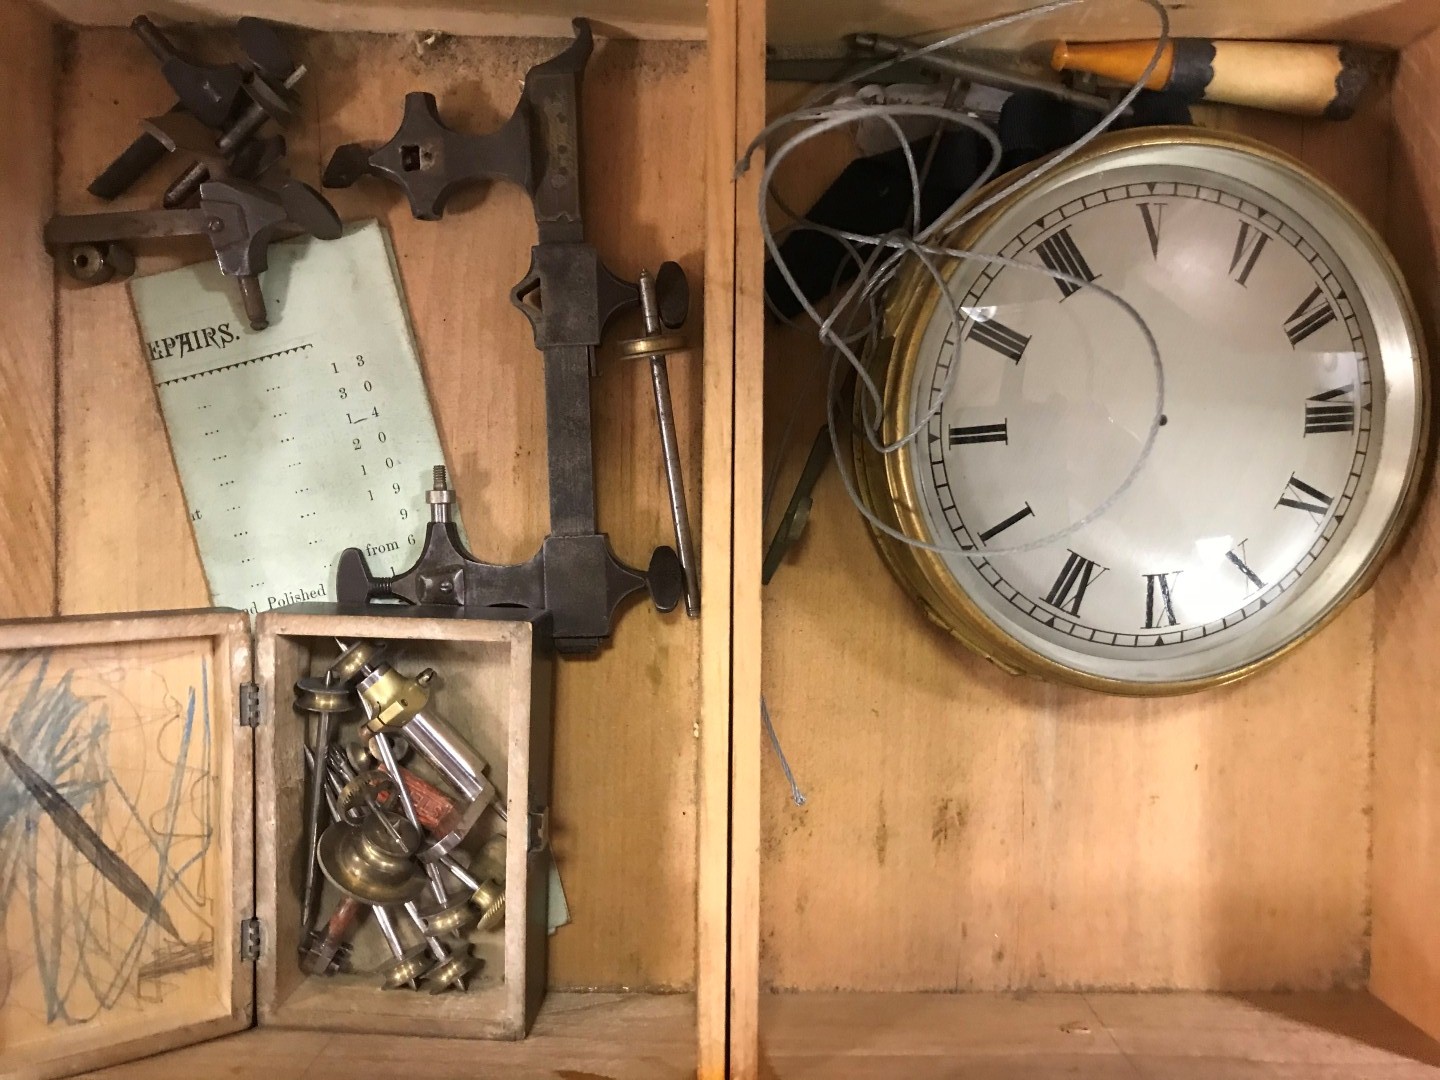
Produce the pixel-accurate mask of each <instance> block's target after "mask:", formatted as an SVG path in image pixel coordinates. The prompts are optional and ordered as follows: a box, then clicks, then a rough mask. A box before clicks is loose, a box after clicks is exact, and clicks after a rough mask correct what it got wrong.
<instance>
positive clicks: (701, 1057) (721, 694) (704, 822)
mask: <svg viewBox="0 0 1440 1080" xmlns="http://www.w3.org/2000/svg"><path fill="white" fill-rule="evenodd" d="M744 10H745V8H744V4H743V3H741V2H739V0H712V2H711V3H710V4H709V5H708V14H707V19H708V22H707V41H706V53H707V73H708V85H707V101H708V110H709V126H708V130H707V135H706V140H705V236H706V245H705V278H706V281H707V282H708V283H709V286H710V296H711V302H710V303H709V304H707V305H706V307H705V341H706V344H707V346H708V348H707V351H706V365H705V372H704V396H705V406H706V407H705V410H704V459H703V460H704V464H703V468H704V473H705V480H706V482H705V487H704V491H703V493H702V495H703V499H704V508H703V509H704V514H703V517H704V525H703V528H702V530H701V533H700V544H701V550H702V551H703V552H704V553H705V559H704V565H703V566H702V567H701V574H700V602H701V610H702V611H703V612H704V613H705V617H704V619H702V620H701V623H700V713H699V716H698V718H697V722H698V724H699V732H700V763H699V792H698V795H699V800H700V804H699V813H700V828H699V851H698V863H699V866H698V870H697V875H698V876H697V881H696V892H697V895H696V912H695V934H696V960H695V968H696V970H695V996H696V1022H697V1024H698V1030H697V1032H696V1037H697V1042H698V1046H697V1056H696V1075H697V1078H698V1080H723V1078H725V1077H726V1076H727V1075H728V1072H727V1069H728V1058H729V1050H730V1044H729V1028H730V988H731V985H732V981H731V973H730V963H729V954H730V877H731V861H730V852H731V829H730V813H731V807H732V805H733V802H732V798H731V775H730V762H731V758H732V746H733V743H732V729H731V721H730V717H731V672H732V665H731V656H732V653H733V640H734V639H733V636H732V635H733V631H734V605H733V603H732V591H731V590H732V587H733V584H734V581H735V574H734V565H733V563H734V557H735V537H734V533H733V531H732V529H731V522H732V520H733V519H732V516H731V510H732V507H733V505H734V493H735V486H734V468H735V446H736V419H737V418H736V414H735V391H736V386H735V371H736V364H735V340H736V339H735V303H734V294H735V215H736V205H735V196H736V191H737V184H736V180H735V173H734V160H735V141H736V139H737V138H738V137H739V134H738V129H737V104H738V101H737V96H736V85H735V76H736V62H737V52H738V49H739V42H740V38H741V25H742V22H741V15H742V13H743V12H744Z"/></svg>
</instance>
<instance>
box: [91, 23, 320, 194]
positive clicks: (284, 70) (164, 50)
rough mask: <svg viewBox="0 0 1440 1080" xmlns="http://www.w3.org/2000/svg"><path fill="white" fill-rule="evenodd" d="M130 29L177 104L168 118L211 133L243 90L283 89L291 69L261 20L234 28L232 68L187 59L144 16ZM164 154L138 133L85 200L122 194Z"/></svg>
mask: <svg viewBox="0 0 1440 1080" xmlns="http://www.w3.org/2000/svg"><path fill="white" fill-rule="evenodd" d="M130 29H132V30H133V31H134V32H135V34H136V36H137V37H139V39H140V40H141V41H142V42H143V43H144V45H145V47H146V48H147V49H149V50H150V52H151V53H152V54H153V55H154V57H155V59H156V60H157V61H159V63H160V73H161V74H162V75H163V76H164V77H165V81H166V82H168V83H169V84H170V88H171V89H172V90H174V91H175V96H176V99H177V100H176V102H175V104H174V105H173V106H171V109H170V112H171V113H172V114H176V115H183V116H189V117H193V118H194V119H195V120H197V121H198V122H199V123H201V124H203V125H205V126H206V127H207V128H213V129H215V130H217V131H219V130H222V129H224V128H225V127H226V125H228V124H230V123H231V122H233V121H234V120H236V119H238V117H239V116H240V115H241V113H242V112H243V111H244V109H245V107H246V102H247V101H248V100H250V99H251V98H252V97H253V93H247V87H253V85H254V81H255V80H257V79H259V80H261V81H264V80H269V81H270V82H273V83H277V84H278V83H283V82H284V81H285V79H286V77H287V76H288V74H289V73H290V71H291V70H293V69H294V67H295V64H294V61H293V60H291V59H290V54H289V51H288V50H287V49H286V47H285V43H284V42H283V41H282V40H281V39H280V36H279V35H278V34H277V33H276V32H275V28H274V27H273V26H271V25H270V24H269V23H267V22H265V21H264V20H262V19H255V18H250V17H248V16H247V17H245V18H242V19H241V20H240V21H239V22H238V23H237V24H236V27H235V32H236V37H237V38H238V40H239V42H240V46H241V48H242V49H243V50H244V52H245V59H244V60H243V61H242V62H241V63H238V64H207V63H203V62H201V61H200V60H197V59H195V58H194V57H191V56H189V55H187V54H186V53H184V52H182V51H181V50H179V49H177V48H176V47H175V46H174V44H173V43H172V42H171V41H170V39H169V37H167V36H166V35H165V33H164V32H163V31H161V29H160V28H159V27H158V26H156V25H155V24H154V23H153V22H151V21H150V20H149V19H148V18H146V17H145V16H144V15H138V16H136V18H135V20H134V21H133V22H132V23H131V24H130ZM166 149H167V148H166V147H165V146H164V145H163V143H161V142H160V140H158V139H156V138H155V137H154V135H153V134H151V133H150V132H149V131H146V132H143V133H142V134H141V135H140V136H138V137H137V138H136V139H135V141H134V142H132V143H131V144H130V146H129V147H127V148H126V149H125V150H124V151H122V152H121V153H120V154H119V155H118V156H117V157H116V158H115V160H114V161H112V162H111V163H110V164H109V165H108V166H106V168H105V170H104V171H103V172H102V173H101V174H100V175H99V176H97V177H96V178H95V179H94V180H93V181H92V182H91V184H90V188H89V191H90V194H92V195H94V196H95V197H96V198H100V199H105V200H107V201H108V200H110V199H114V198H116V197H117V196H119V195H122V194H124V193H125V192H126V191H129V190H130V188H131V187H132V186H133V185H134V184H135V182H136V181H137V180H139V179H140V178H141V177H142V176H144V175H145V173H147V172H148V171H149V170H150V169H151V167H153V166H154V165H156V164H158V163H159V162H160V160H161V159H162V158H164V157H165V151H166Z"/></svg>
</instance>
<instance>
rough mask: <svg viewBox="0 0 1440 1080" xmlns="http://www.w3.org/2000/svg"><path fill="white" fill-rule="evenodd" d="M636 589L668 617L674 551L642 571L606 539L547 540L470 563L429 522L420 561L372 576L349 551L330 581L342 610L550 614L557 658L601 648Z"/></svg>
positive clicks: (438, 524) (454, 540) (679, 578)
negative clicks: (526, 553)
mask: <svg viewBox="0 0 1440 1080" xmlns="http://www.w3.org/2000/svg"><path fill="white" fill-rule="evenodd" d="M642 589H645V590H648V591H649V593H650V599H651V602H652V603H654V605H655V607H656V609H657V610H659V611H662V612H668V611H672V610H674V608H675V606H676V605H677V604H678V603H679V602H680V597H681V596H682V594H683V592H684V579H683V575H682V573H681V570H680V559H679V557H678V556H677V555H676V554H675V552H674V551H673V550H672V549H670V548H668V547H661V548H656V549H655V553H654V555H653V556H652V557H651V559H650V567H649V569H648V570H645V571H641V570H636V569H635V568H633V567H630V566H627V565H626V564H625V563H623V562H621V561H620V560H619V559H617V558H616V557H615V553H614V552H613V551H611V550H610V542H609V540H608V538H607V537H606V536H605V534H604V533H592V534H589V535H586V536H549V537H546V539H545V542H544V544H543V546H542V547H541V549H540V550H539V551H537V552H536V553H535V555H534V557H533V558H531V559H530V561H529V562H525V563H518V564H515V565H510V566H506V565H500V564H497V563H487V562H482V561H481V560H480V559H477V558H475V556H474V555H472V554H471V553H470V552H469V551H468V550H467V549H466V547H465V544H464V542H463V541H462V540H461V539H460V531H459V529H458V528H457V527H456V525H455V523H454V522H453V521H432V522H430V524H429V525H428V526H427V527H426V530H425V543H424V546H423V548H422V549H421V553H420V558H419V559H418V560H417V561H416V562H415V564H414V565H413V566H411V567H410V568H409V569H408V570H405V571H403V572H402V573H400V574H396V575H394V576H393V577H383V576H380V575H377V574H374V573H372V572H371V570H370V567H369V565H368V564H367V563H366V561H365V555H364V553H363V552H362V551H360V550H359V549H358V548H347V549H346V550H345V551H344V552H342V553H341V555H340V566H339V570H338V572H337V573H336V576H335V595H336V599H337V600H339V601H340V603H342V604H364V603H370V602H372V601H383V600H399V601H402V602H404V603H407V604H415V605H422V606H433V607H463V608H466V609H467V610H469V611H472V612H473V611H481V610H491V611H494V612H495V613H496V614H500V613H502V612H503V611H504V610H505V609H510V608H521V609H524V610H528V611H533V612H537V613H538V612H541V611H548V612H550V614H551V617H552V620H553V626H554V642H555V648H556V651H557V652H562V653H590V652H594V651H596V650H597V649H599V648H600V646H601V645H603V644H604V643H605V640H606V639H607V638H608V637H609V636H610V634H611V631H612V629H613V627H614V621H615V617H616V613H617V612H618V610H619V609H620V607H621V605H622V604H623V603H624V601H625V600H626V599H627V598H629V597H631V596H633V595H634V594H635V593H638V592H639V591H640V590H642Z"/></svg>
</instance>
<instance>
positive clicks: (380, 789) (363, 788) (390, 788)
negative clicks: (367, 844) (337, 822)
mask: <svg viewBox="0 0 1440 1080" xmlns="http://www.w3.org/2000/svg"><path fill="white" fill-rule="evenodd" d="M387 792H388V793H389V795H388V798H389V799H391V800H393V799H394V797H395V781H394V780H391V779H390V777H389V776H387V775H386V774H385V773H383V772H381V771H380V770H378V769H371V770H369V771H368V772H362V773H360V774H359V775H357V776H356V777H355V778H354V779H353V780H350V781H349V782H347V783H346V784H345V786H344V787H342V788H341V789H340V796H339V798H338V799H336V807H337V808H338V809H339V811H340V816H341V818H343V819H344V820H345V821H347V822H349V823H350V824H352V825H358V824H360V822H362V821H364V820H365V818H366V817H367V816H369V814H370V813H371V812H372V811H374V810H376V809H377V808H379V806H380V804H381V803H382V802H384V801H385V800H386V798H387V795H386V793H387Z"/></svg>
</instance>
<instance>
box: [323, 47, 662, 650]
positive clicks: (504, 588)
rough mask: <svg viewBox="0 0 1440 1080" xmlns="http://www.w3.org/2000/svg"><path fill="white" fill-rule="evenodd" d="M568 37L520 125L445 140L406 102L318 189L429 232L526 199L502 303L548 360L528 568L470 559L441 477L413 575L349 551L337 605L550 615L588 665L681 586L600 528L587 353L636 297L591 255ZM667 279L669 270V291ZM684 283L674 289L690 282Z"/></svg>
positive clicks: (563, 645)
mask: <svg viewBox="0 0 1440 1080" xmlns="http://www.w3.org/2000/svg"><path fill="white" fill-rule="evenodd" d="M574 28H575V40H574V42H572V43H571V44H570V46H569V47H568V48H567V49H565V51H564V52H562V53H560V54H559V55H558V56H555V57H552V58H551V59H549V60H547V61H545V62H543V63H541V64H538V65H536V66H535V67H533V68H531V69H530V71H529V73H528V74H527V75H526V77H525V85H524V89H523V91H522V93H521V96H520V102H519V104H518V105H517V106H516V109H515V112H514V113H513V114H512V115H511V117H510V119H509V120H507V121H506V122H505V123H504V124H503V125H501V127H500V128H499V129H498V130H497V131H495V132H493V133H491V134H488V135H468V134H464V133H462V132H457V131H454V130H453V129H451V128H449V127H447V126H446V125H445V124H444V122H443V121H441V119H440V117H439V113H438V111H437V108H436V104H435V99H434V97H433V96H431V95H430V94H425V93H412V94H409V95H407V96H406V99H405V112H404V117H403V119H402V120H401V124H400V128H399V130H398V131H396V133H395V135H394V136H393V137H392V138H391V139H390V141H389V142H387V143H385V144H384V145H383V146H379V147H376V148H374V149H367V148H365V147H363V146H360V145H358V144H350V145H347V146H342V147H340V148H339V149H338V150H337V151H336V152H335V154H334V156H333V157H332V158H331V160H330V162H329V164H328V165H327V167H326V169H325V175H324V183H325V185H326V186H327V187H347V186H349V185H350V184H352V183H354V182H356V181H357V180H359V179H360V178H361V177H362V176H365V175H371V176H377V177H380V178H382V179H385V180H388V181H390V182H391V183H393V184H395V185H397V186H398V187H400V189H401V190H402V191H404V193H405V195H406V198H407V199H408V200H409V202H410V209H411V212H412V213H413V214H414V215H415V217H417V218H421V219H423V220H438V219H440V218H441V217H442V216H443V214H444V209H445V204H446V202H447V200H448V199H449V198H450V197H451V196H452V195H453V194H454V193H455V192H456V191H458V190H460V189H461V188H463V187H466V186H469V185H472V184H479V183H487V182H490V181H495V180H501V181H507V182H509V183H513V184H517V185H519V186H521V187H523V188H524V189H525V190H526V192H527V193H528V194H529V195H530V198H531V201H532V203H533V205H534V210H535V220H536V223H537V224H538V226H539V239H538V242H537V243H536V244H535V246H534V247H533V248H532V249H531V255H530V269H529V271H528V272H527V274H526V275H525V277H524V279H523V280H522V281H520V282H519V283H518V284H517V285H516V286H515V288H514V289H513V290H512V291H511V294H510V298H511V302H512V303H513V304H514V305H515V306H516V307H517V308H518V309H519V310H520V311H521V312H522V313H523V314H524V315H525V317H526V318H527V319H529V320H530V325H531V327H532V329H533V330H534V333H535V345H536V348H538V349H539V350H540V352H541V353H542V354H543V356H544V359H545V414H546V434H547V438H548V443H549V448H548V449H549V476H550V530H551V531H550V535H548V536H547V537H546V538H545V541H544V543H543V544H542V545H541V548H540V550H539V551H538V552H536V554H535V556H534V557H533V558H531V559H530V560H529V561H528V562H525V563H520V564H516V565H502V564H496V563H488V562H484V561H482V560H480V559H477V558H476V557H475V556H474V555H473V554H471V553H470V552H469V551H468V550H467V549H466V547H465V545H464V543H463V542H462V541H461V539H460V535H459V531H458V529H457V527H456V525H455V522H454V520H453V519H452V515H451V507H452V505H453V501H454V494H453V492H452V491H451V490H450V488H449V484H448V480H447V478H446V476H445V473H444V469H443V468H439V469H437V470H436V478H435V484H434V487H433V489H432V490H431V492H430V494H429V496H428V498H429V500H430V504H431V521H430V524H429V526H428V527H427V529H426V534H425V544H424V547H423V549H422V551H421V554H420V557H419V559H418V560H417V561H416V563H415V564H414V565H413V566H412V567H410V569H408V570H406V571H405V572H404V573H401V574H398V575H396V576H394V577H382V576H378V575H375V574H373V573H372V572H371V571H370V568H369V567H368V565H367V564H366V562H365V557H364V555H363V554H362V553H361V552H360V551H359V550H358V549H356V548H349V549H347V550H346V551H345V552H344V553H343V554H342V555H341V559H340V567H339V572H338V575H337V579H336V596H337V598H338V599H339V601H340V602H341V603H364V602H368V601H383V600H391V601H394V600H400V601H403V602H405V603H410V604H426V605H442V606H459V607H463V608H466V609H469V610H472V611H474V613H475V614H477V615H479V614H482V613H488V614H489V615H490V616H491V617H493V616H494V613H495V612H494V609H497V608H507V607H511V608H522V609H526V610H528V611H532V612H538V611H542V610H543V611H549V612H550V613H551V614H552V617H553V620H554V642H555V647H556V650H557V651H559V652H565V653H588V652H594V651H595V650H597V649H599V648H600V646H601V645H603V644H604V642H605V641H606V640H607V639H608V638H609V636H610V633H611V631H612V629H613V625H614V620H615V617H616V612H617V610H618V609H619V607H620V605H621V604H622V603H623V602H624V601H625V600H626V599H627V598H628V597H630V596H632V595H633V594H635V593H637V592H639V591H640V590H642V589H645V590H648V591H649V593H650V597H651V600H652V602H653V603H654V605H655V607H656V608H657V609H658V610H660V611H670V610H672V609H673V608H674V607H675V606H676V605H677V604H678V603H679V600H680V597H681V594H682V592H683V590H684V584H685V582H684V575H683V572H682V570H681V567H680V560H679V558H678V556H677V555H676V554H675V552H674V550H672V549H671V548H669V547H660V548H656V549H655V551H654V554H653V555H652V556H651V559H650V565H649V567H648V569H646V570H640V569H638V568H636V567H632V566H628V565H627V564H625V563H623V562H621V561H620V560H619V559H618V558H616V556H615V554H614V552H613V551H611V549H610V542H609V539H608V538H607V537H606V535H605V534H604V533H602V532H599V531H598V529H597V526H596V514H595V465H594V440H593V432H592V425H591V404H590V379H591V377H592V376H593V375H594V373H595V350H596V348H597V346H599V344H600V342H601V340H602V338H603V336H604V334H605V330H606V327H607V326H608V325H609V323H610V321H611V320H612V319H613V318H614V317H615V316H616V315H617V314H619V313H620V312H622V311H625V310H626V309H629V308H632V307H635V306H636V305H637V304H639V302H640V291H639V286H638V285H637V284H633V283H631V282H628V281H625V280H623V279H621V278H620V277H618V276H617V275H615V274H614V273H612V272H611V271H610V270H608V269H607V268H606V267H605V265H604V264H603V263H602V262H601V261H600V257H599V254H598V252H596V250H595V248H594V247H593V246H592V245H591V244H589V243H588V242H587V241H586V239H585V226H584V219H583V217H582V213H581V173H582V169H581V156H580V79H581V76H582V75H583V74H584V71H585V66H586V64H587V62H588V61H589V58H590V54H591V51H592V49H593V38H592V35H591V31H590V25H589V23H588V22H587V21H586V20H584V19H576V20H575V22H574ZM676 273H679V268H678V267H674V269H673V270H672V271H671V272H670V274H669V277H670V278H671V279H673V278H674V275H675V274H676ZM679 281H680V284H681V285H683V283H684V275H683V273H680V274H679ZM684 291H685V292H686V295H688V289H686V290H684ZM680 306H683V305H679V304H675V303H671V304H669V305H668V314H669V316H670V317H671V319H675V317H676V316H678V320H676V325H678V324H679V323H683V321H684V318H685V314H686V312H685V311H683V310H681V311H677V310H676V308H677V307H680ZM661 307H662V310H663V309H666V308H667V305H665V304H664V303H663V302H662V305H661Z"/></svg>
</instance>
